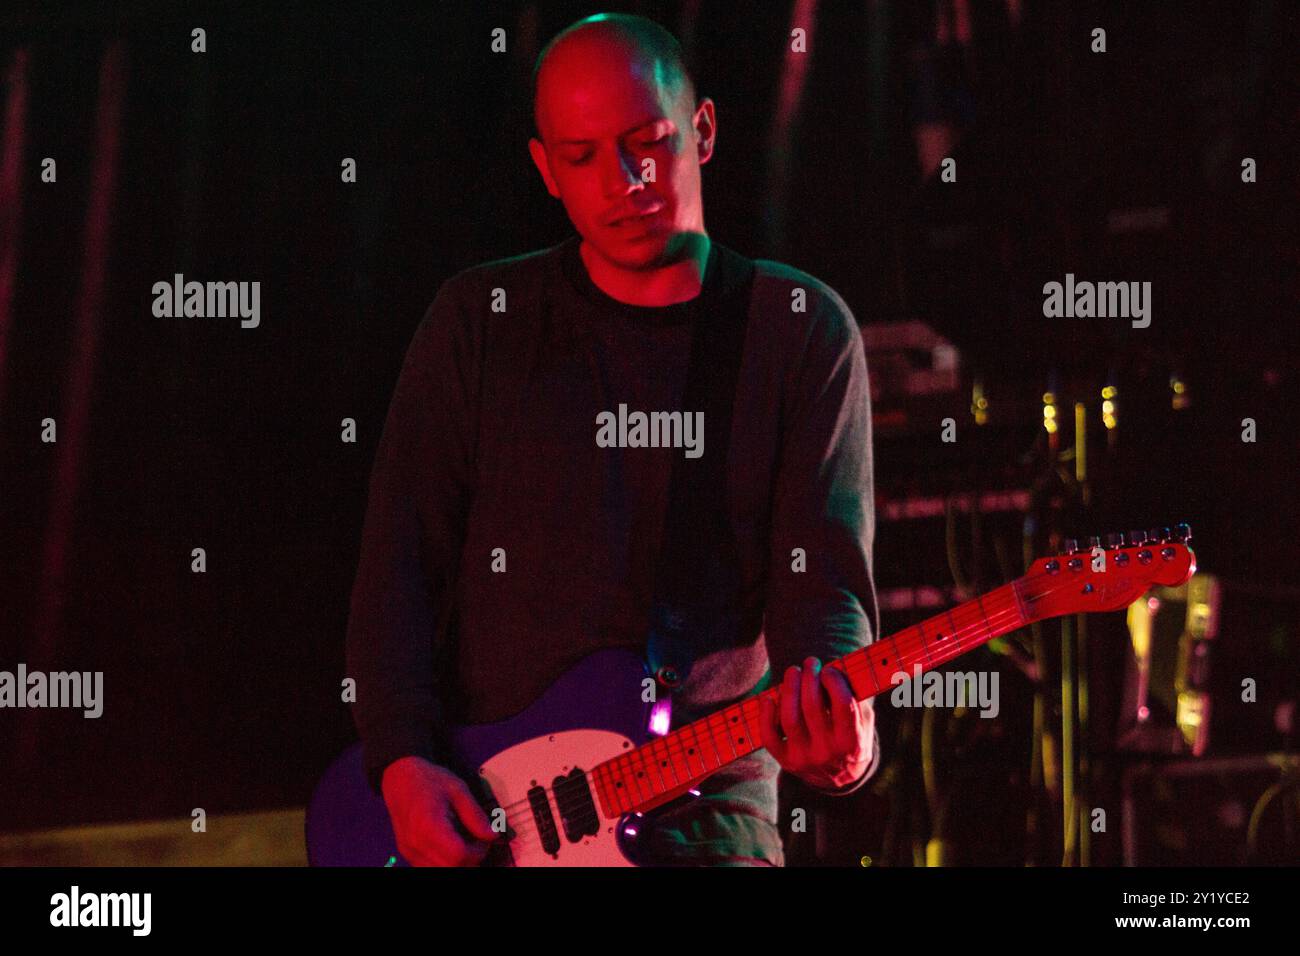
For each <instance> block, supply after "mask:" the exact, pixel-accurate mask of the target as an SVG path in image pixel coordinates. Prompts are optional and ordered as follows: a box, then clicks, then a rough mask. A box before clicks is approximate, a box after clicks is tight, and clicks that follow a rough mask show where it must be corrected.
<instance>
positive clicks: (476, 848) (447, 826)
mask: <svg viewBox="0 0 1300 956" xmlns="http://www.w3.org/2000/svg"><path fill="white" fill-rule="evenodd" d="M380 785H381V787H382V788H383V791H384V802H385V803H387V804H388V815H389V817H390V818H392V821H393V832H394V833H395V834H396V835H397V849H398V851H399V852H400V853H401V854H402V856H404V857H405V858H406V861H407V862H408V863H410V864H411V865H412V866H478V865H479V864H480V863H482V862H483V858H484V857H485V856H487V852H488V850H489V849H490V847H491V844H492V843H493V841H495V840H496V839H497V838H498V837H499V836H501V834H498V833H496V832H495V831H494V830H493V829H492V824H491V823H490V822H489V820H488V817H487V814H486V813H484V812H483V808H482V807H480V806H479V805H478V802H477V801H476V800H475V799H474V795H473V794H472V793H471V792H470V789H469V786H468V785H466V783H465V781H464V780H462V779H461V778H460V777H458V776H457V775H456V774H454V773H452V772H451V771H450V770H448V769H447V768H446V767H440V766H438V765H437V764H434V763H430V762H429V761H428V760H425V759H424V758H423V757H414V756H408V757H401V758H399V759H397V760H394V761H393V762H392V763H390V764H389V765H388V766H387V767H386V768H385V769H384V776H383V779H382V781H381V784H380Z"/></svg>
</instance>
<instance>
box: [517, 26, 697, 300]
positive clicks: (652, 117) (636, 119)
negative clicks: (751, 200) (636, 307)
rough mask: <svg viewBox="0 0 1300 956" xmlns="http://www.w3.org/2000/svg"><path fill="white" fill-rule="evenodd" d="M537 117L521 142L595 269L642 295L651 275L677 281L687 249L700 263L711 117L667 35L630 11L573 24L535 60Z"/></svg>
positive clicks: (684, 269) (678, 48)
mask: <svg viewBox="0 0 1300 956" xmlns="http://www.w3.org/2000/svg"><path fill="white" fill-rule="evenodd" d="M533 120H534V123H535V125H536V127H537V135H536V136H534V137H533V138H532V139H530V140H529V141H528V150H529V152H530V153H531V155H532V158H533V162H534V163H535V164H536V166H537V170H538V172H539V173H540V174H541V176H542V181H543V182H544V183H545V184H546V189H547V191H548V192H549V193H550V194H551V195H552V196H554V197H555V198H556V199H559V200H560V201H561V202H562V203H563V204H564V210H565V212H566V213H568V215H569V219H570V221H571V222H572V223H573V225H574V228H575V229H577V230H578V232H579V234H581V236H582V238H583V243H582V252H583V259H584V261H585V262H586V263H587V266H588V270H589V271H591V272H592V274H593V275H594V276H598V277H599V278H600V279H601V280H603V281H605V282H606V285H607V286H611V287H612V286H613V285H615V284H617V283H619V282H624V283H626V284H628V285H630V286H635V287H638V288H633V289H628V290H625V291H626V293H627V294H628V295H636V294H645V295H649V293H647V292H646V291H645V286H646V284H647V283H649V282H651V281H652V280H653V281H660V282H667V281H670V280H671V281H676V280H680V279H681V278H682V276H683V275H686V274H687V273H688V272H689V270H688V268H687V266H688V265H689V263H685V265H683V263H684V262H685V260H686V259H687V258H688V257H690V258H692V259H694V260H695V261H696V262H697V263H698V261H701V258H702V256H703V255H704V252H703V251H702V250H705V249H706V246H704V245H702V244H701V241H700V240H701V239H703V240H707V238H708V235H707V233H706V232H705V229H704V205H703V199H702V197H701V192H700V190H701V179H700V167H701V166H702V165H703V164H704V163H706V162H708V161H709V157H710V156H711V155H712V154H713V144H714V140H715V136H716V131H717V126H716V115H715V108H714V103H713V101H712V100H710V99H709V98H708V97H705V98H703V99H701V100H698V101H697V100H696V94H695V84H694V83H693V82H692V81H691V76H690V74H689V73H688V72H687V69H686V64H685V62H684V60H683V58H682V49H681V46H680V45H679V44H678V42H677V41H676V40H675V39H674V38H673V35H672V34H671V33H669V32H668V31H667V30H665V29H664V28H663V27H661V26H659V24H657V23H654V22H653V21H651V20H647V19H645V18H644V17H638V16H630V15H627V14H610V13H602V14H597V15H596V16H592V17H587V18H586V19H585V20H579V21H578V22H577V23H575V24H573V26H571V27H569V28H568V29H566V30H564V31H563V32H561V33H560V34H559V35H558V36H556V37H555V39H553V40H551V42H550V43H548V44H547V45H546V48H545V49H544V50H542V52H541V55H540V56H538V58H537V68H536V70H535V71H534V74H533ZM665 270H666V271H665ZM633 273H637V275H633ZM665 275H666V276H667V279H665ZM656 277H657V278H656ZM696 278H697V279H698V277H696ZM697 285H698V283H697ZM638 289H639V292H638ZM625 301H628V300H625Z"/></svg>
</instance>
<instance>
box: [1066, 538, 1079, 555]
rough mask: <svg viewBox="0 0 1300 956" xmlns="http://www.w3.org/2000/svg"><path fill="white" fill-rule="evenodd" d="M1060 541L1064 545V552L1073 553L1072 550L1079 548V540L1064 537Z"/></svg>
mask: <svg viewBox="0 0 1300 956" xmlns="http://www.w3.org/2000/svg"><path fill="white" fill-rule="evenodd" d="M1062 543H1063V544H1064V545H1065V553H1066V554H1074V552H1076V551H1078V550H1079V542H1078V540H1077V539H1075V538H1066V539H1065V541H1064V542H1062Z"/></svg>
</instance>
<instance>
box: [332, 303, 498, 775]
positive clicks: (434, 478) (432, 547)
mask: <svg viewBox="0 0 1300 956" xmlns="http://www.w3.org/2000/svg"><path fill="white" fill-rule="evenodd" d="M470 339H471V336H470V335H469V333H468V330H467V327H466V324H465V322H464V321H463V315H462V312H461V310H460V309H459V307H458V306H457V304H456V303H455V299H454V296H453V295H452V294H451V292H450V290H449V287H448V285H446V284H444V285H443V287H442V288H441V289H440V290H439V292H438V295H437V296H436V297H435V299H434V301H433V303H432V304H431V305H430V307H429V309H428V311H427V312H426V314H425V316H424V318H423V320H422V321H421V323H420V325H419V326H418V327H417V329H416V331H415V334H414V336H413V338H412V340H411V344H410V347H409V348H408V350H407V353H406V357H405V360H404V362H403V364H402V369H401V372H400V374H399V376H398V380H397V385H396V388H395V390H394V392H393V396H392V400H391V402H390V404H389V408H388V415H387V418H386V420H385V422H384V428H383V432H382V435H381V437H380V440H379V445H378V449H377V452H376V455H375V462H374V467H373V470H372V472H371V477H370V489H369V501H368V504H367V508H366V517H365V524H364V528H363V531H362V540H361V554H360V559H359V563H358V567H357V575H356V580H355V583H354V584H353V588H352V596H351V607H350V613H349V617H348V629H347V655H346V657H347V669H348V676H350V677H352V678H354V679H355V681H356V701H355V703H354V704H353V711H352V713H353V719H354V721H355V723H356V726H357V731H358V733H359V735H360V737H361V741H362V745H363V749H364V754H365V768H366V778H367V780H368V782H369V783H370V786H371V787H372V788H373V789H374V790H375V791H376V792H381V789H380V782H381V780H382V778H383V772H384V769H385V768H386V767H387V766H388V765H389V764H390V763H392V762H393V761H395V760H397V759H398V758H400V757H403V756H407V755H415V756H421V757H424V758H426V759H428V760H430V761H433V762H434V763H446V762H447V758H448V757H449V756H450V752H451V751H450V739H449V736H448V729H447V725H446V723H445V722H444V716H443V715H444V710H443V707H444V699H443V697H442V695H441V694H440V693H439V692H438V684H439V680H438V678H437V674H438V672H439V663H440V661H439V654H438V651H439V650H440V649H441V647H442V643H441V639H442V638H443V637H444V634H443V633H442V630H443V628H444V627H445V622H446V620H447V614H446V612H447V609H448V605H449V603H450V601H451V600H452V596H453V589H454V586H455V585H454V582H455V580H456V570H457V567H458V564H459V560H460V553H461V547H462V544H463V537H464V531H465V521H466V516H467V513H468V509H469V503H470V498H471V493H472V484H473V482H472V476H473V457H474V451H475V449H474V437H475V435H476V414H475V413H476V407H475V395H476V392H477V389H476V384H475V383H476V377H477V373H476V370H475V367H474V366H475V362H474V355H475V352H476V349H475V348H474V346H473V343H472V342H471V340H470Z"/></svg>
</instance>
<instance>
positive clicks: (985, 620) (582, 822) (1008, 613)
mask: <svg viewBox="0 0 1300 956" xmlns="http://www.w3.org/2000/svg"><path fill="white" fill-rule="evenodd" d="M1045 576H1046V575H1039V576H1037V577H1039V578H1041V577H1045ZM1063 586H1064V585H1058V586H1056V587H1053V588H1050V589H1048V590H1047V591H1045V592H1043V593H1042V594H1039V595H1033V596H1032V598H1031V599H1032V600H1039V599H1041V598H1042V597H1044V596H1046V595H1047V594H1049V593H1051V592H1052V591H1055V590H1058V589H1059V588H1060V587H1063ZM1003 587H1006V585H1004V586H1003ZM996 590H999V589H995V591H996ZM965 615H970V622H969V623H967V624H963V625H960V626H958V627H957V628H956V629H955V631H954V633H953V636H952V638H953V639H952V641H951V643H950V644H949V645H948V647H952V646H954V645H955V646H957V648H958V650H957V653H956V654H954V655H952V657H958V656H961V655H962V654H964V653H966V651H968V650H973V649H974V648H975V647H978V646H981V645H982V644H984V643H987V640H984V641H980V642H979V643H976V644H972V645H971V647H969V648H963V647H961V646H960V645H961V644H962V643H964V642H965V641H966V640H967V636H966V632H969V631H973V630H986V631H997V630H998V628H1000V627H1002V626H1004V625H1005V624H1006V623H1007V622H1008V621H1012V620H1015V618H1016V617H1018V616H1019V603H1018V602H1015V603H1011V604H1008V605H1007V606H1006V607H1004V608H1003V609H1002V610H1000V611H995V612H994V615H993V617H992V618H989V617H987V616H986V615H985V614H984V612H983V611H982V609H981V610H979V611H978V612H977V611H976V609H975V608H968V609H967V611H966V612H965V614H964V615H963V616H965ZM949 616H950V620H951V621H952V622H953V623H956V618H955V617H953V616H952V615H951V612H949ZM995 621H996V623H994V622H995ZM921 623H924V622H921ZM910 630H916V632H917V634H916V641H915V642H914V644H913V642H910V641H909V640H908V639H907V638H906V637H904V640H903V641H901V642H900V641H899V635H889V636H887V637H885V638H883V639H882V640H881V641H873V642H872V644H871V645H867V646H874V645H876V644H883V643H885V642H889V643H892V644H893V645H894V647H895V648H896V650H898V651H900V652H901V654H902V656H904V657H907V656H909V654H911V653H914V652H915V651H916V650H920V651H921V652H922V653H923V654H924V655H925V657H926V658H927V659H930V655H929V652H928V647H927V644H926V642H925V638H924V631H923V630H922V629H921V628H920V627H919V626H917V625H913V626H912V627H911V628H905V629H904V631H903V632H900V633H901V634H903V635H906V632H907V631H910ZM1010 630H1015V628H1014V627H1013V628H1011V629H1010ZM958 635H961V636H958ZM990 639H991V638H990ZM904 646H906V647H907V650H906V651H904V650H903V647H904ZM846 656H847V655H846ZM950 659H951V658H950ZM855 663H856V664H857V669H858V670H862V669H864V668H867V669H871V668H870V664H869V663H868V662H867V660H866V659H863V660H861V661H860V662H855ZM918 663H919V661H918ZM845 670H846V671H847V670H848V665H846V666H845ZM875 683H876V684H877V685H878V683H879V682H878V681H875ZM881 692H882V691H877V694H879V693H881ZM764 693H770V691H766V692H764ZM758 696H761V695H758ZM871 696H873V697H874V696H876V694H873V695H871ZM750 699H751V700H752V699H755V698H750ZM742 705H743V702H742ZM704 720H706V721H707V720H709V718H704ZM746 723H748V720H747V721H746ZM687 726H690V725H687ZM706 731H707V732H708V733H709V735H710V737H712V736H713V734H714V733H715V731H716V728H712V727H706ZM696 738H697V742H698V740H699V734H698V733H697V734H696ZM652 744H653V742H651V743H650V744H646V745H645V746H651V745H652ZM667 749H668V752H669V753H670V754H671V753H672V752H673V748H672V746H671V744H670V745H668V748H667ZM714 749H715V751H717V753H718V754H719V755H721V750H720V749H719V748H718V747H717V746H716V740H714ZM733 749H734V747H733ZM754 749H755V750H758V749H762V748H761V747H759V748H754ZM676 752H677V754H678V755H681V754H684V753H686V751H685V750H684V749H682V748H680V747H679V748H677V749H676ZM703 752H704V751H703V750H702V749H701V753H703ZM752 752H754V751H751V753H752ZM612 759H613V760H617V759H619V758H612ZM732 759H733V760H735V759H739V755H738V756H736V757H733V758H732ZM608 762H612V760H611V761H607V763H608ZM730 762H731V761H725V762H724V763H723V764H721V765H719V766H718V767H715V768H712V769H709V768H708V766H707V763H706V762H705V761H704V760H703V758H701V765H702V766H704V767H705V773H706V775H708V774H712V773H715V772H717V771H718V770H720V769H722V767H724V766H726V764H727V763H730ZM598 766H601V765H598ZM687 766H688V769H689V763H688V764H687ZM596 769H597V768H592V770H591V771H589V774H594V773H595V772H596ZM675 776H676V774H675V772H674V777H675ZM660 777H661V779H662V772H661V773H660ZM597 783H598V784H599V781H597ZM651 788H652V791H651V796H650V797H647V798H646V799H654V797H655V796H657V795H658V794H655V793H654V791H653V783H652V784H651ZM668 789H671V788H668ZM525 802H526V801H519V802H517V803H515V804H511V805H510V808H511V809H513V808H517V807H519V806H520V805H521V804H523V803H525ZM557 804H558V799H557ZM529 810H531V805H530V806H529ZM625 812H630V810H629V811H625ZM527 817H531V813H529V814H528V815H527ZM527 817H525V818H524V819H525V820H526V819H527ZM507 819H509V816H508V815H507ZM606 819H612V818H606ZM574 822H575V823H577V824H578V825H579V826H581V827H582V828H583V829H584V830H585V829H587V827H589V826H590V824H591V823H593V822H595V823H597V824H598V825H599V823H600V818H599V816H597V817H596V818H594V819H593V817H592V815H591V813H589V812H588V813H586V814H583V815H581V816H579V817H575V818H574ZM530 830H532V828H531V827H529V826H528V825H527V824H525V827H524V829H523V832H521V833H520V836H519V837H517V838H515V839H514V840H512V841H511V844H512V846H516V847H520V848H525V849H526V848H528V847H529V846H530V845H531V843H532V839H531V837H532V834H531V833H530V832H529V831H530ZM556 832H557V833H558V832H559V831H558V828H557V831H556ZM536 839H538V840H540V839H541V835H540V831H537V833H536Z"/></svg>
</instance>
